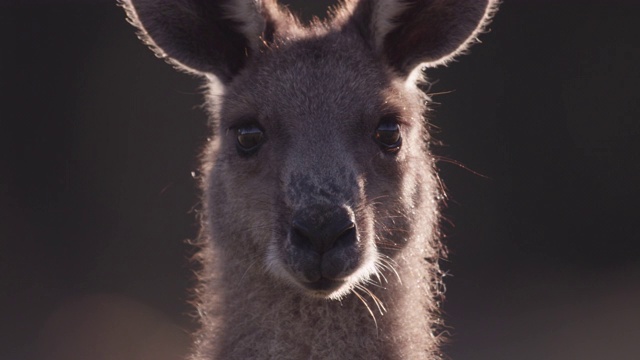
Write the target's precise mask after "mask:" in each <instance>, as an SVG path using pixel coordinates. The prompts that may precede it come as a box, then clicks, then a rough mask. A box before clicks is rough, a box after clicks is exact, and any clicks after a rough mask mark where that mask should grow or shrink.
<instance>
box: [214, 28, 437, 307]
mask: <svg viewBox="0 0 640 360" xmlns="http://www.w3.org/2000/svg"><path fill="white" fill-rule="evenodd" d="M391 75H392V74H391V72H390V70H389V69H387V68H385V67H383V66H381V65H380V64H379V63H378V62H376V61H375V56H374V54H373V53H372V52H371V51H370V50H368V49H367V48H366V46H365V43H364V41H362V40H361V39H359V38H358V37H357V36H355V35H354V36H349V37H345V36H344V34H342V36H337V34H335V33H329V34H326V35H324V36H321V37H317V38H310V39H306V40H304V41H299V42H294V43H292V44H286V43H284V44H279V45H278V46H277V47H275V46H274V47H272V48H270V49H267V50H265V51H264V52H262V53H261V54H260V57H259V58H258V59H256V61H255V62H254V64H253V66H250V67H249V68H248V69H247V71H245V72H244V73H243V74H241V75H240V76H238V77H237V78H236V79H235V80H234V81H233V82H232V83H231V84H230V85H229V86H228V91H227V93H226V94H225V95H224V100H223V106H222V109H221V113H220V123H219V129H218V131H217V134H219V139H218V141H219V142H220V143H219V150H218V154H217V155H216V160H215V163H214V164H215V165H214V166H213V168H212V172H213V174H211V178H216V174H215V173H219V172H222V173H224V174H226V176H224V177H218V179H216V181H219V182H221V184H220V185H221V186H217V185H216V186H213V187H212V188H211V190H212V194H211V197H212V199H221V198H224V197H225V195H224V194H222V193H226V194H233V196H234V197H235V199H234V203H235V204H234V206H237V207H239V208H237V209H236V210H234V211H230V212H229V215H226V216H225V217H224V218H225V219H227V220H228V221H229V222H231V223H232V225H231V226H232V227H233V228H237V227H240V228H244V230H243V231H242V232H240V233H242V234H247V233H249V234H250V235H248V236H246V238H244V239H242V240H239V241H249V242H251V247H257V248H258V249H260V254H262V259H261V260H260V261H262V262H264V265H265V267H266V269H268V271H269V272H270V273H271V274H272V275H275V276H277V277H279V278H281V279H284V280H285V281H287V282H289V283H290V284H292V285H294V286H295V287H297V288H299V289H302V290H303V291H304V292H305V293H307V294H310V295H313V296H320V297H330V298H336V297H340V296H341V295H342V294H344V293H346V292H347V291H348V290H349V289H351V288H352V287H353V286H355V285H356V284H357V283H358V282H362V281H367V280H368V279H369V278H370V277H371V276H372V275H373V274H375V273H376V271H377V269H378V267H379V266H381V261H384V258H385V257H387V256H389V254H385V251H386V252H389V251H390V250H391V249H393V248H397V247H401V246H402V244H403V242H404V240H403V239H404V238H405V237H406V236H407V235H408V234H407V233H408V232H409V231H410V229H408V228H407V226H406V223H407V221H406V220H407V217H408V216H407V212H408V211H409V210H410V209H408V208H407V205H410V204H407V197H409V199H411V193H412V191H414V189H412V184H414V185H415V183H416V179H415V175H416V174H415V171H413V170H414V169H415V168H416V159H415V155H414V156H411V155H410V154H411V153H413V154H419V156H420V158H423V157H424V156H425V154H426V152H425V149H424V143H425V137H424V133H425V132H424V126H423V124H422V119H421V112H422V110H423V109H422V106H421V104H422V102H421V99H420V97H419V96H417V95H416V94H415V91H414V92H411V91H407V89H406V88H405V86H406V85H405V83H404V82H401V81H394V80H393V77H392V76H391ZM408 97H409V98H410V99H407V98H408ZM407 100H411V101H410V102H409V101H407ZM408 102H409V103H411V104H414V105H413V106H411V105H407V103H408ZM415 104H417V106H416V105H415ZM418 163H419V164H422V163H424V162H423V161H419V162H418ZM429 170H430V168H429V167H428V166H425V167H424V169H423V171H424V172H428V171H429ZM211 201H217V200H211ZM403 224H404V225H403ZM222 228H228V224H224V225H221V230H222ZM392 228H393V230H392Z"/></svg>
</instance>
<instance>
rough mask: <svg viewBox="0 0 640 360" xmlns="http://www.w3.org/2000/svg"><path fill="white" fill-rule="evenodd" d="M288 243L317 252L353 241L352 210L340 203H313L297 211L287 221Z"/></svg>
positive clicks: (355, 239) (326, 250) (354, 233)
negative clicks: (311, 206)
mask: <svg viewBox="0 0 640 360" xmlns="http://www.w3.org/2000/svg"><path fill="white" fill-rule="evenodd" d="M290 239H291V243H292V244H293V245H294V246H298V247H300V248H302V249H308V250H311V251H315V252H316V253H318V254H319V255H323V254H325V253H327V252H330V251H331V250H333V249H334V247H349V246H353V245H355V243H356V241H357V231H356V224H355V223H354V219H353V212H352V211H351V210H350V209H345V208H342V207H336V208H329V207H313V208H310V209H305V210H303V211H299V212H297V213H296V214H295V215H294V217H293V221H292V224H291V234H290Z"/></svg>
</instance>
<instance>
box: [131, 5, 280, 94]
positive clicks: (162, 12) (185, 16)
mask: <svg viewBox="0 0 640 360" xmlns="http://www.w3.org/2000/svg"><path fill="white" fill-rule="evenodd" d="M120 3H121V5H122V6H123V7H124V8H125V10H126V12H127V15H128V17H129V22H131V23H132V24H133V25H134V26H136V27H137V28H138V29H139V30H140V32H139V37H140V39H141V40H142V41H144V42H145V43H146V44H147V45H149V47H151V49H152V50H153V51H154V52H155V53H156V55H157V56H158V57H160V58H163V59H166V60H167V61H168V62H169V63H171V64H173V65H176V66H177V67H178V68H181V69H182V70H186V71H188V72H192V73H196V74H199V75H203V74H206V73H210V74H213V75H215V76H217V77H218V78H219V79H220V80H221V81H222V82H228V81H229V80H230V79H231V78H232V77H233V76H234V75H236V74H237V73H238V72H239V71H240V70H241V69H242V67H243V66H244V65H245V64H246V62H247V58H248V57H249V56H251V54H252V53H254V52H256V51H258V46H259V43H260V37H261V36H263V37H270V36H271V34H267V32H269V31H273V26H270V22H269V20H268V18H267V17H266V11H264V9H262V7H263V4H265V6H266V4H270V3H271V2H269V1H265V2H263V1H253V0H213V1H212V0H120Z"/></svg>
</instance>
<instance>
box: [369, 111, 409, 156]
mask: <svg viewBox="0 0 640 360" xmlns="http://www.w3.org/2000/svg"><path fill="white" fill-rule="evenodd" d="M373 138H374V140H375V141H376V142H377V143H378V144H379V145H380V146H381V147H382V149H383V150H385V151H387V152H396V151H398V150H400V145H402V137H401V136H400V124H398V121H396V120H395V119H394V118H393V117H389V118H387V117H384V118H382V120H380V124H378V128H377V129H376V132H375V134H374V135H373Z"/></svg>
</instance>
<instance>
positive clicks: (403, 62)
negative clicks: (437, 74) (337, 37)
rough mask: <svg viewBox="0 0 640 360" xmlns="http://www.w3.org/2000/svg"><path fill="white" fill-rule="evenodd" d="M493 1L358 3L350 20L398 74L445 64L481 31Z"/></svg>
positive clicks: (368, 0) (376, 0) (494, 4)
mask: <svg viewBox="0 0 640 360" xmlns="http://www.w3.org/2000/svg"><path fill="white" fill-rule="evenodd" d="M497 4H498V0H419V1H415V0H414V1H408V0H361V1H359V2H356V3H355V4H354V5H353V21H354V23H355V24H356V25H357V26H358V27H359V29H360V31H361V33H362V34H363V35H364V36H365V37H366V38H368V40H369V42H370V43H371V45H372V47H373V48H374V49H375V51H376V52H378V53H379V54H380V55H381V56H383V57H384V58H385V60H386V61H387V63H388V64H389V65H390V66H391V67H393V68H394V69H395V70H396V71H397V72H399V73H400V74H401V75H404V76H409V75H410V74H411V72H412V71H413V70H415V69H416V68H419V67H423V66H428V67H435V66H438V65H442V64H446V63H447V62H449V61H450V60H452V59H453V58H454V57H455V56H457V55H459V54H460V53H462V52H464V51H465V50H466V49H467V48H468V47H469V45H470V44H471V43H472V42H474V41H475V40H476V37H477V35H478V33H480V32H482V31H483V30H484V29H485V26H486V25H487V23H488V21H489V19H490V18H491V16H492V15H493V13H494V12H495V11H496V10H497Z"/></svg>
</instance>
